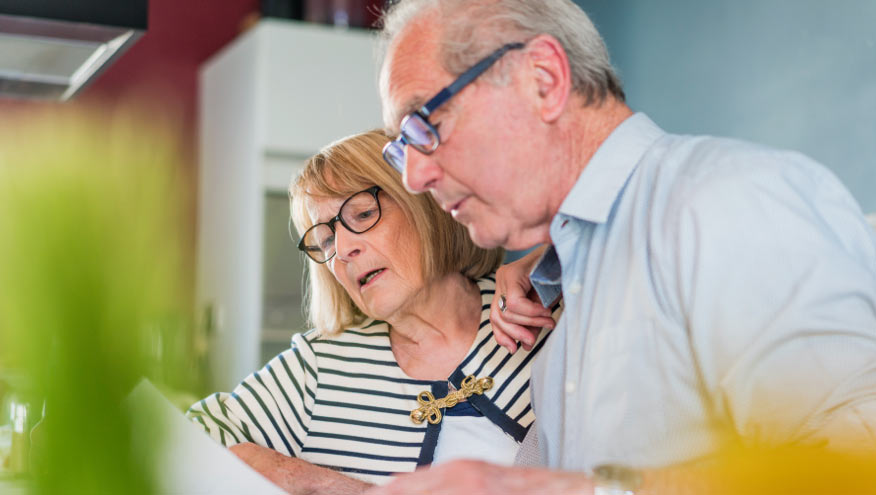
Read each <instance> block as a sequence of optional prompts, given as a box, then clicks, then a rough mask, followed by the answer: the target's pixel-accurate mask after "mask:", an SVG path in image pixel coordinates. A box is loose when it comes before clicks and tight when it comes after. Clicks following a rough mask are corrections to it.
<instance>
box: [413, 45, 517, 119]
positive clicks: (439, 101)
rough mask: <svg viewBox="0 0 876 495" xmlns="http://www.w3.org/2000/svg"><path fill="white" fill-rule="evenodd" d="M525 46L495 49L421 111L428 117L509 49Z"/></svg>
mask: <svg viewBox="0 0 876 495" xmlns="http://www.w3.org/2000/svg"><path fill="white" fill-rule="evenodd" d="M524 46H526V44H525V43H519V42H518V43H508V44H507V45H504V46H502V47H501V48H499V49H498V50H496V51H494V52H493V53H492V54H490V56H489V57H487V58H485V59H483V60H481V61H480V62H478V63H476V64H475V65H474V66H472V67H471V68H470V69H468V70H467V71H465V72H463V73H462V75H460V76H459V77H458V78H457V79H456V80H455V81H453V82H452V83H450V85H449V86H447V87H446V88H444V89H442V90H441V91H440V92H439V93H438V94H437V95H435V96H434V97H433V98H432V99H431V100H429V101H427V102H426V104H425V105H423V106H422V107H420V113H422V114H423V116H425V117H428V116H429V114H431V113H432V112H434V111H435V109H436V108H438V107H440V106H441V105H443V104H444V102H445V101H447V100H448V99H450V97H451V96H453V95H455V94H456V93H459V92H460V91H461V90H462V88H464V87H466V86H467V85H469V84H470V83H471V82H472V81H474V80H475V79H477V77H478V76H479V75H481V74H482V73H483V72H484V71H486V70H487V69H489V68H490V66H491V65H493V64H494V63H496V60H499V58H500V57H502V55H505V52H507V51H508V50H519V49H521V48H523V47H524Z"/></svg>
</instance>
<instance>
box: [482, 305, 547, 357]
mask: <svg viewBox="0 0 876 495" xmlns="http://www.w3.org/2000/svg"><path fill="white" fill-rule="evenodd" d="M492 322H493V333H494V334H495V333H496V332H497V331H499V332H502V334H504V335H505V336H507V337H509V338H511V339H513V340H514V341H519V342H520V343H521V344H524V345H532V344H534V343H535V339H536V338H537V336H538V335H537V332H533V331H532V330H530V329H529V328H527V327H525V326H523V325H515V324H514V323H510V322H508V321H506V320H505V319H503V316H502V315H500V316H499V317H497V318H493V319H492ZM497 342H499V341H498V340H497ZM499 343H500V345H501V344H502V342H499ZM503 347H505V348H506V349H507V348H508V347H507V346H503ZM516 347H517V346H516V344H515V345H514V350H515V351H516ZM508 350H509V351H510V352H511V353H512V354H513V352H514V351H511V349H508Z"/></svg>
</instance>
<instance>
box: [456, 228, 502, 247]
mask: <svg viewBox="0 0 876 495" xmlns="http://www.w3.org/2000/svg"><path fill="white" fill-rule="evenodd" d="M465 227H466V228H467V229H468V236H469V237H470V238H471V240H472V242H474V243H475V245H477V246H478V247H482V248H484V249H493V248H497V247H502V245H503V244H504V243H505V240H506V238H505V237H501V236H498V235H496V233H495V232H491V231H490V229H484V228H478V226H477V224H475V223H468V224H466V225H465Z"/></svg>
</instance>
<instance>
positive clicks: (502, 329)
mask: <svg viewBox="0 0 876 495" xmlns="http://www.w3.org/2000/svg"><path fill="white" fill-rule="evenodd" d="M545 249H546V246H542V247H539V248H537V249H535V250H533V251H532V252H531V253H529V254H527V255H526V256H524V257H523V258H520V259H519V260H517V261H514V262H511V263H508V264H507V265H503V266H501V267H499V269H498V270H497V271H496V293H495V294H494V295H493V301H492V303H491V305H490V322H491V323H492V324H493V336H494V337H495V339H496V342H498V344H499V345H501V346H502V347H504V348H506V349H508V351H509V352H511V353H512V354H513V353H514V352H515V351H516V350H517V342H520V344H521V345H522V346H523V348H524V349H526V350H530V349H532V346H533V345H534V344H535V341H536V339H537V338H538V334H539V332H541V329H542V328H548V329H553V328H554V326H555V325H556V322H554V320H553V318H551V311H550V309H549V308H545V307H544V306H543V305H542V303H541V301H540V300H539V298H538V295H537V294H536V293H535V290H533V288H532V283H531V282H530V281H529V273H530V272H531V271H532V268H533V267H534V266H535V264H536V262H537V261H538V259H539V257H540V256H541V254H542V253H543V252H544V250H545ZM503 295H504V296H505V304H506V308H505V311H504V312H502V310H501V309H499V299H500V298H501V296H503Z"/></svg>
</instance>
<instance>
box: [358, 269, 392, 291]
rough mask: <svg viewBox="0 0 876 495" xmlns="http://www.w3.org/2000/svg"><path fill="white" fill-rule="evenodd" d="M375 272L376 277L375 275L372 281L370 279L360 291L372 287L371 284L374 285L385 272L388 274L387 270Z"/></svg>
mask: <svg viewBox="0 0 876 495" xmlns="http://www.w3.org/2000/svg"><path fill="white" fill-rule="evenodd" d="M375 271H376V272H377V273H376V274H375V275H373V276H372V277H371V278H370V279H368V281H367V282H365V283H364V284H362V285H360V286H359V289H360V290H361V289H364V288H366V287H369V286H371V284H373V283H374V281H375V280H377V279H378V278H380V277H381V276H383V274H384V272H386V268H381V269H379V270H375ZM372 273H373V272H372Z"/></svg>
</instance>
